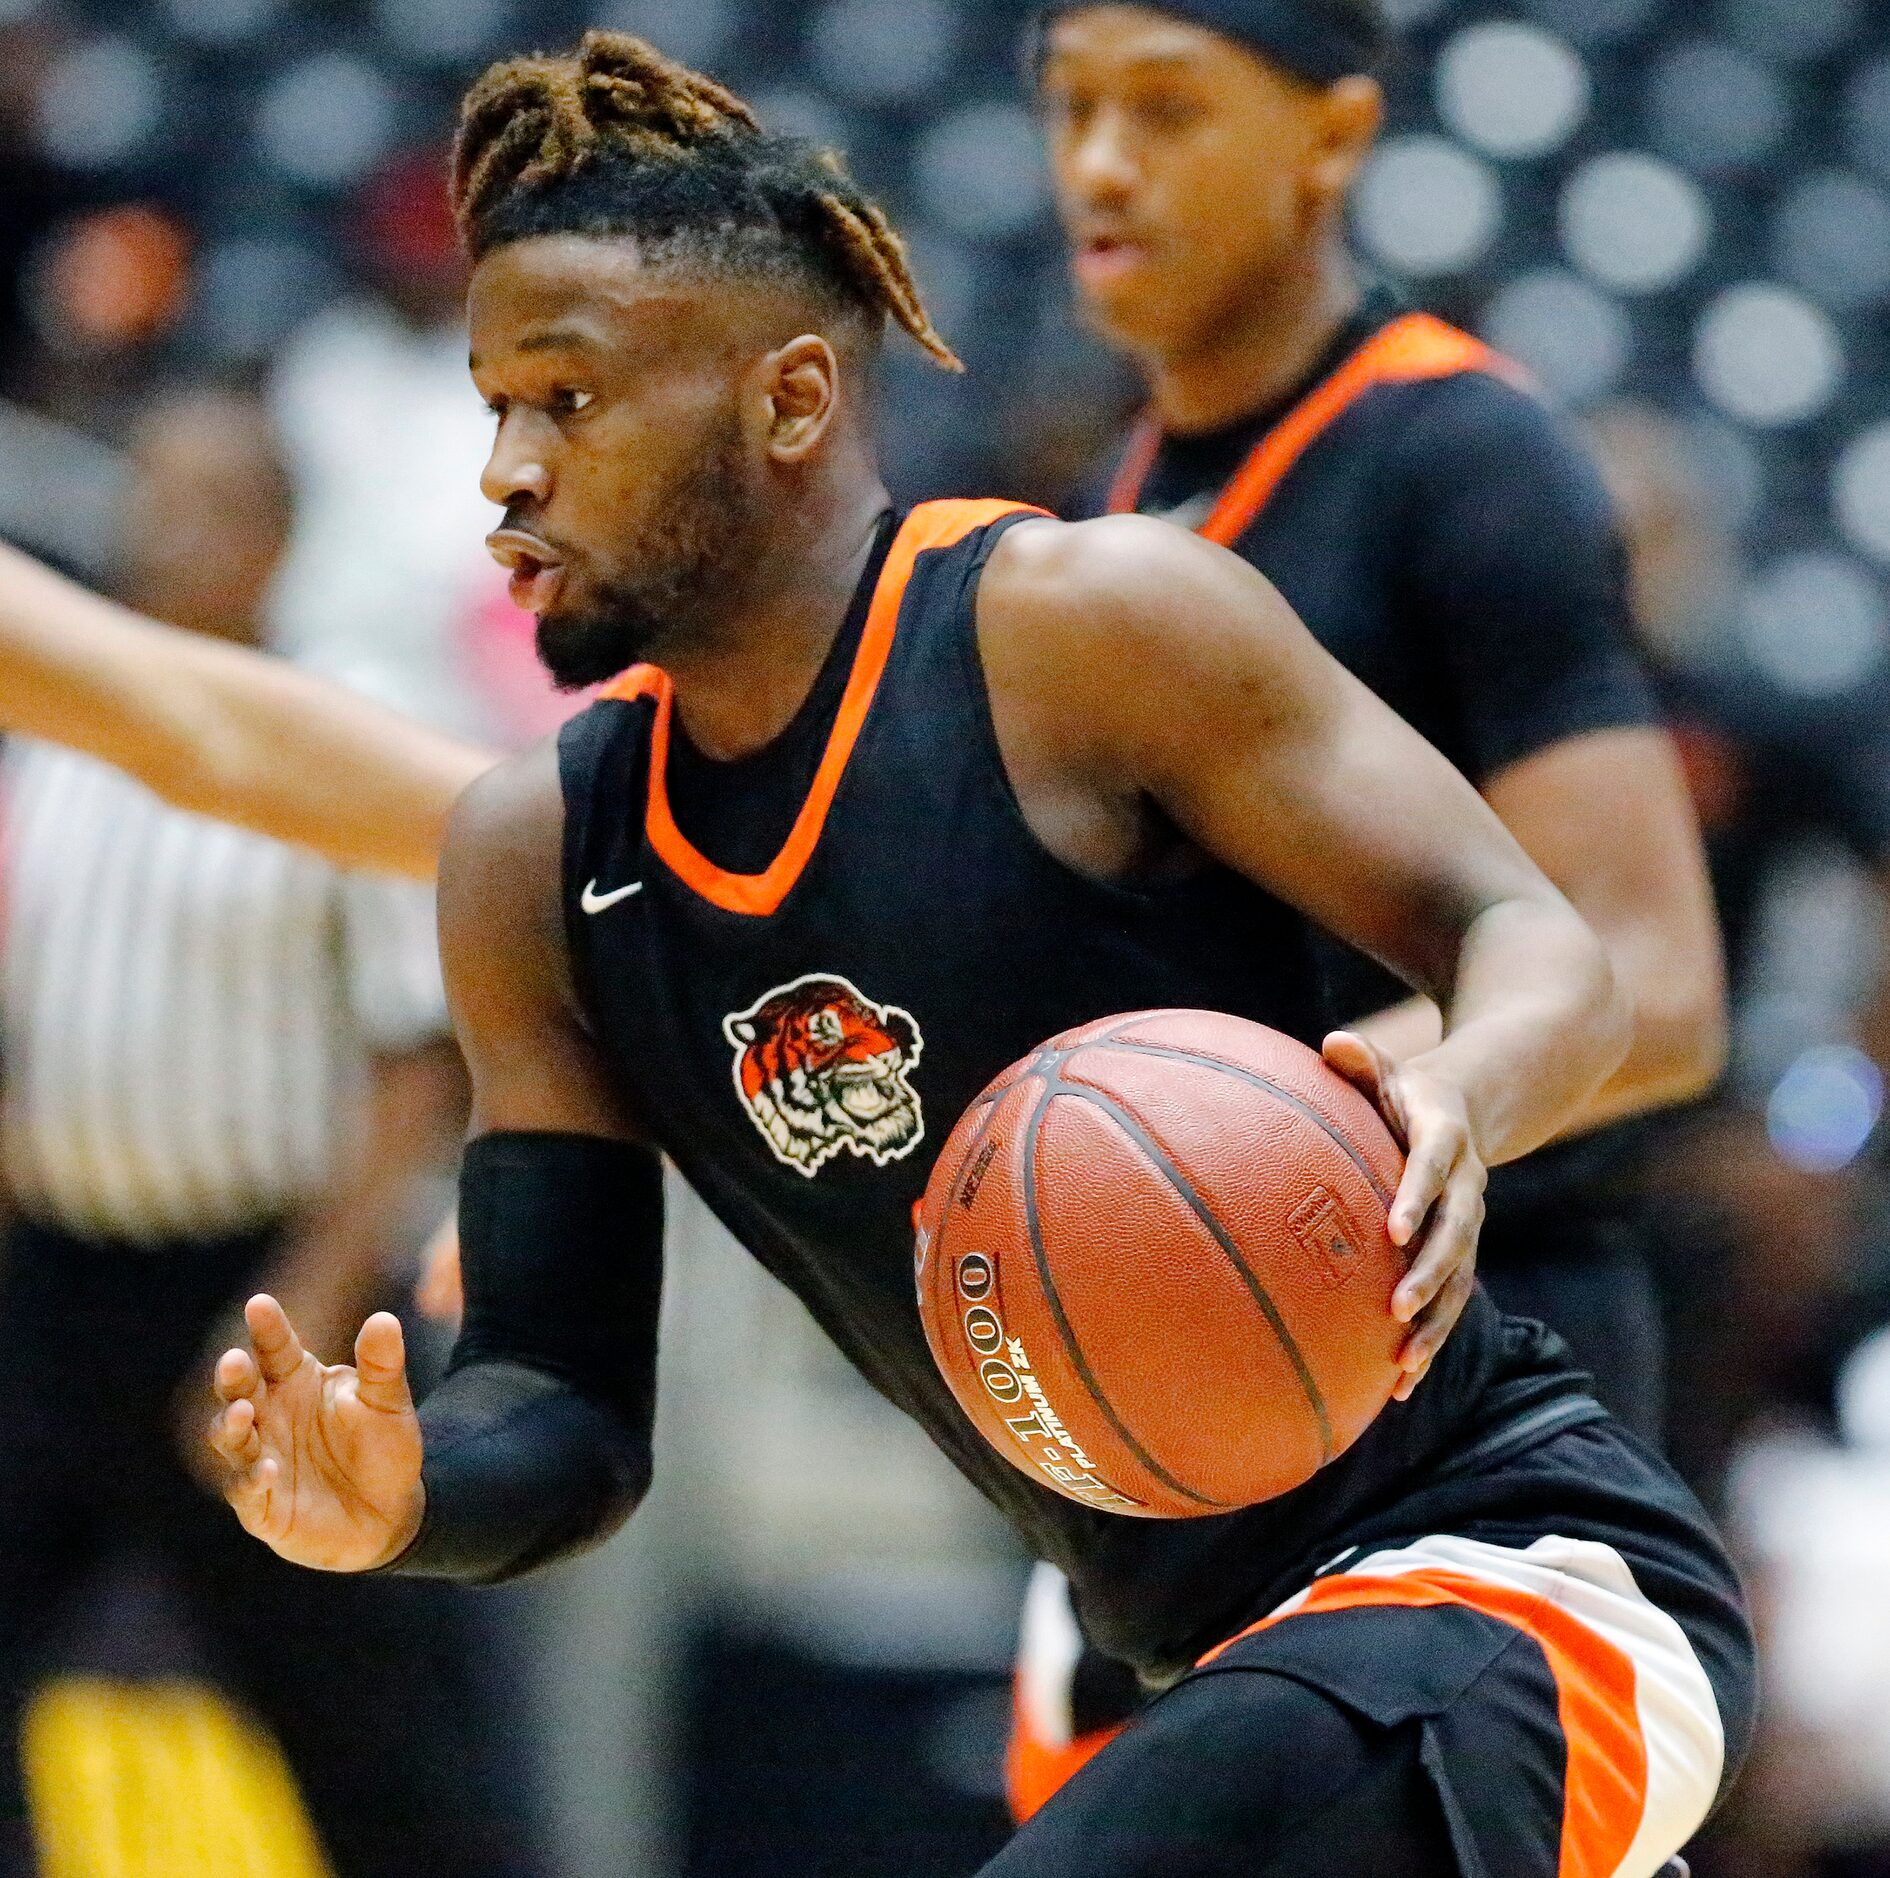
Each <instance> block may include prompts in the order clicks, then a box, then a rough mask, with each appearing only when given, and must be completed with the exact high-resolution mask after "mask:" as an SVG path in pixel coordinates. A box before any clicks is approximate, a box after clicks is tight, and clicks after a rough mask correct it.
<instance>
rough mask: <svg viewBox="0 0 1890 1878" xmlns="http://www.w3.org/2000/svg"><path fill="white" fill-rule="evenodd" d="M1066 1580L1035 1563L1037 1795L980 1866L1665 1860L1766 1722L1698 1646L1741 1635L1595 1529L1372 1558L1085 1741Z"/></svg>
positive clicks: (1127, 1871)
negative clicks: (1640, 1573)
mask: <svg viewBox="0 0 1890 1878" xmlns="http://www.w3.org/2000/svg"><path fill="white" fill-rule="evenodd" d="M1061 1595H1062V1593H1061V1584H1060V1581H1055V1580H1054V1575H1052V1576H1051V1578H1046V1579H1044V1580H1042V1581H1041V1582H1040V1584H1039V1585H1038V1587H1036V1589H1035V1593H1034V1595H1033V1599H1032V1604H1031V1613H1032V1614H1031V1617H1030V1619H1029V1620H1028V1621H1027V1624H1026V1650H1025V1655H1024V1658H1023V1660H1022V1662H1021V1664H1020V1670H1019V1680H1018V1695H1017V1710H1018V1712H1017V1718H1016V1719H1017V1734H1016V1737H1015V1739H1014V1741H1013V1745H1012V1767H1011V1772H1012V1775H1013V1792H1014V1794H1016V1795H1017V1797H1019V1798H1020V1799H1021V1800H1022V1802H1023V1804H1024V1806H1025V1808H1026V1810H1028V1809H1029V1808H1030V1807H1031V1805H1032V1804H1033V1802H1040V1804H1038V1805H1037V1808H1036V1810H1035V1811H1034V1812H1032V1813H1031V1816H1030V1817H1029V1818H1028V1820H1027V1821H1026V1823H1025V1824H1024V1825H1023V1826H1022V1827H1021V1828H1020V1830H1019V1832H1018V1834H1017V1836H1016V1837H1015V1838H1014V1839H1013V1840H1012V1841H1011V1843H1010V1844H1009V1846H1007V1847H1006V1849H1005V1850H1004V1851H1003V1852H1002V1853H1001V1854H1000V1855H999V1856H998V1857H997V1858H996V1859H995V1860H994V1861H992V1862H991V1863H990V1864H989V1865H987V1866H986V1867H985V1878H1079V1875H1080V1878H1235V1875H1236V1874H1238V1875H1239V1878H1655V1874H1657V1873H1660V1872H1662V1871H1663V1869H1665V1868H1666V1867H1667V1866H1668V1863H1669V1861H1670V1860H1671V1859H1673V1857H1674V1855H1675V1854H1677V1853H1678V1852H1679V1851H1680V1850H1681V1848H1682V1847H1684V1846H1685V1844H1686V1842H1687V1841H1688V1839H1689V1838H1690V1837H1691V1836H1692V1835H1693V1833H1694V1832H1695V1831H1696V1830H1697V1829H1698V1828H1699V1826H1700V1825H1701V1823H1702V1822H1703V1821H1704V1820H1705V1818H1706V1816H1707V1814H1708V1812H1709V1811H1710V1810H1711V1808H1712V1806H1713V1805H1714V1803H1715V1801H1716V1800H1717V1798H1718V1796H1719V1793H1720V1790H1721V1786H1722V1784H1723V1781H1724V1778H1725V1775H1726V1771H1727V1763H1728V1745H1729V1744H1728V1733H1729V1724H1730V1730H1731V1732H1732V1734H1733V1736H1734V1746H1735V1750H1736V1747H1737V1745H1738V1743H1739V1742H1741V1741H1743V1737H1744V1734H1745V1732H1746V1729H1747V1726H1748V1723H1749V1715H1747V1714H1746V1713H1745V1712H1743V1709H1742V1712H1740V1713H1737V1714H1734V1715H1732V1716H1730V1717H1727V1718H1724V1719H1723V1718H1722V1713H1721V1708H1722V1698H1721V1695H1719V1694H1716V1691H1715V1686H1714V1683H1713V1682H1712V1681H1710V1680H1709V1678H1708V1675H1707V1673H1706V1670H1705V1668H1704V1667H1703V1664H1702V1659H1703V1656H1704V1657H1705V1658H1707V1659H1710V1660H1712V1661H1713V1662H1715V1664H1717V1665H1719V1666H1720V1671H1719V1673H1720V1679H1721V1681H1722V1682H1723V1681H1724V1680H1725V1670H1724V1665H1725V1664H1726V1663H1728V1662H1732V1663H1734V1664H1738V1665H1744V1664H1746V1663H1747V1662H1748V1661H1749V1646H1748V1644H1747V1643H1746V1640H1745V1639H1744V1637H1743V1634H1742V1635H1740V1636H1737V1637H1734V1636H1731V1635H1729V1636H1727V1637H1724V1638H1721V1637H1718V1636H1717V1635H1715V1636H1713V1637H1710V1638H1704V1639H1701V1638H1695V1637H1692V1636H1690V1635H1689V1634H1688V1631H1687V1630H1686V1629H1683V1627H1682V1626H1681V1624H1680V1623H1679V1622H1677V1621H1676V1620H1675V1618H1674V1617H1673V1616H1671V1615H1669V1614H1668V1612H1666V1611H1665V1610H1663V1609H1661V1608H1660V1607H1659V1606H1657V1605H1656V1604H1655V1603H1653V1602H1652V1601H1651V1600H1650V1599H1649V1598H1648V1597H1647V1596H1646V1595H1645V1594H1644V1593H1643V1591H1642V1588H1641V1587H1640V1585H1639V1584H1637V1582H1636V1580H1635V1577H1634V1573H1633V1571H1632V1570H1631V1569H1630V1567H1629V1565H1628V1564H1627V1562H1626V1560H1625V1559H1624V1558H1623V1557H1622V1556H1621V1554H1620V1553H1619V1552H1618V1551H1616V1550H1615V1549H1614V1548H1613V1547H1612V1546H1609V1545H1606V1544H1602V1543H1598V1542H1597V1541H1595V1540H1592V1539H1569V1538H1561V1537H1556V1536H1553V1535H1549V1536H1544V1537H1541V1538H1538V1539H1536V1540H1535V1541H1534V1542H1533V1543H1528V1544H1521V1545H1503V1544H1495V1543H1491V1542H1489V1541H1487V1540H1482V1539H1474V1538H1466V1537H1460V1536H1438V1537H1433V1538H1426V1539H1420V1540H1417V1541H1416V1542H1414V1543H1410V1544H1405V1545H1400V1546H1398V1547H1397V1548H1396V1549H1391V1550H1384V1551H1379V1552H1373V1553H1369V1554H1367V1555H1365V1556H1362V1557H1358V1558H1355V1559H1353V1560H1351V1561H1349V1562H1347V1563H1346V1564H1345V1565H1344V1566H1343V1568H1342V1569H1339V1570H1336V1571H1334V1572H1331V1573H1329V1574H1327V1575H1325V1576H1322V1577H1320V1578H1318V1579H1317V1580H1315V1581H1314V1582H1313V1583H1312V1584H1311V1585H1310V1586H1308V1587H1307V1588H1306V1589H1305V1590H1304V1591H1302V1592H1301V1593H1300V1594H1299V1595H1298V1596H1296V1597H1294V1598H1292V1599H1290V1600H1289V1601H1288V1602H1287V1603H1285V1604H1284V1605H1282V1606H1281V1607H1280V1608H1279V1609H1278V1610H1276V1611H1274V1612H1273V1613H1272V1614H1271V1615H1269V1616H1268V1617H1266V1618H1264V1619H1262V1620H1261V1621H1260V1622H1259V1623H1258V1624H1255V1625H1254V1626H1253V1627H1252V1628H1251V1629H1249V1630H1247V1631H1245V1632H1243V1633H1242V1634H1241V1635H1240V1636H1238V1637H1236V1638H1234V1639H1233V1640H1232V1641H1231V1642H1229V1643H1226V1644H1224V1645H1222V1646H1221V1647H1220V1648H1219V1649H1218V1650H1215V1651H1213V1652H1211V1653H1210V1654H1209V1655H1208V1656H1207V1657H1205V1658H1204V1659H1203V1660H1202V1662H1201V1663H1200V1665H1199V1666H1197V1667H1196V1668H1195V1669H1194V1670H1192V1671H1191V1672H1189V1674H1188V1675H1186V1676H1185V1677H1183V1678H1182V1680H1181V1681H1180V1682H1178V1683H1176V1684H1175V1685H1174V1686H1173V1687H1172V1688H1171V1689H1169V1690H1168V1691H1166V1692H1165V1693H1164V1694H1162V1695H1160V1696H1158V1697H1157V1698H1156V1699H1155V1700H1154V1701H1153V1702H1152V1703H1151V1704H1150V1705H1149V1706H1148V1707H1147V1708H1146V1709H1144V1710H1143V1711H1142V1713H1141V1714H1140V1715H1139V1716H1137V1718H1136V1719H1135V1720H1133V1721H1132V1722H1131V1723H1129V1724H1128V1726H1127V1727H1126V1728H1124V1729H1122V1730H1121V1731H1120V1732H1119V1733H1118V1734H1116V1735H1114V1736H1113V1737H1097V1738H1094V1739H1091V1740H1089V1741H1083V1740H1081V1739H1073V1730H1072V1720H1071V1712H1070V1705H1069V1689H1070V1684H1069V1669H1070V1666H1071V1665H1072V1664H1073V1663H1074V1662H1075V1660H1076V1656H1077V1654H1078V1652H1079V1651H1080V1647H1081V1640H1080V1638H1078V1637H1077V1636H1076V1634H1075V1625H1074V1621H1073V1620H1071V1619H1069V1618H1068V1617H1067V1609H1068V1607H1067V1601H1065V1602H1064V1604H1063V1610H1064V1613H1065V1616H1064V1619H1063V1620H1062V1623H1061V1624H1059V1623H1058V1621H1057V1619H1056V1617H1055V1600H1056V1599H1058V1598H1060V1597H1061ZM1695 1627H1696V1628H1697V1620H1696V1621H1695ZM1696 1646H1697V1647H1696ZM1748 1697H1749V1688H1747V1687H1745V1686H1743V1685H1742V1686H1741V1687H1740V1688H1739V1689H1738V1690H1737V1691H1736V1692H1735V1694H1734V1697H1733V1701H1734V1702H1735V1703H1737V1704H1746V1703H1747V1699H1748ZM1079 1762H1080V1763H1082V1764H1081V1765H1080V1766H1078V1765H1077V1763H1079ZM1072 1767H1075V1771H1074V1772H1073V1773H1072V1772H1071V1771H1070V1770H1071V1768H1072ZM1066 1776H1067V1778H1066ZM1059 1781H1061V1783H1062V1784H1058V1782H1059ZM1033 1783H1034V1788H1035V1790H1034V1791H1033Z"/></svg>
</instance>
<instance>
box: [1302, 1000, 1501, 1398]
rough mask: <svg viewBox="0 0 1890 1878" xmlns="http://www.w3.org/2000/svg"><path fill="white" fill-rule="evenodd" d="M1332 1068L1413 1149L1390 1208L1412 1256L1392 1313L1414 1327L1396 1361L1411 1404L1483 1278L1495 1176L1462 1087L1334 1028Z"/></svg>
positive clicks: (1398, 1236) (1402, 1391)
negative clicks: (1482, 1244)
mask: <svg viewBox="0 0 1890 1878" xmlns="http://www.w3.org/2000/svg"><path fill="white" fill-rule="evenodd" d="M1324 1054H1325V1059H1326V1062H1327V1064H1328V1065H1329V1066H1330V1067H1331V1068H1333V1069H1335V1070H1337V1071H1338V1072H1339V1074H1340V1075H1341V1076H1343V1077H1344V1078H1345V1079H1346V1081H1347V1082H1350V1083H1354V1084H1356V1085H1357V1086H1358V1087H1359V1088H1360V1089H1362V1090H1364V1092H1365V1093H1366V1094H1367V1095H1368V1096H1370V1097H1371V1099H1372V1100H1373V1102H1375V1103H1376V1104H1377V1105H1378V1112H1379V1113H1380V1114H1381V1115H1383V1116H1384V1118H1385V1121H1386V1123H1387V1125H1388V1126H1389V1127H1390V1129H1391V1132H1392V1133H1393V1134H1394V1135H1396V1136H1397V1137H1398V1141H1399V1144H1400V1145H1401V1146H1402V1147H1403V1149H1404V1152H1405V1163H1404V1179H1403V1181H1402V1182H1401V1183H1400V1185H1399V1187H1398V1192H1397V1196H1396V1198H1395V1199H1394V1200H1393V1201H1392V1205H1391V1242H1392V1244H1393V1245H1399V1246H1407V1247H1410V1248H1411V1249H1412V1250H1413V1252H1414V1257H1413V1259H1412V1261H1411V1269H1410V1270H1409V1271H1408V1272H1406V1273H1405V1275H1404V1282H1403V1283H1402V1284H1401V1285H1399V1287H1398V1289H1397V1290H1396V1291H1395V1292H1394V1293H1393V1294H1392V1299H1391V1310H1392V1315H1393V1316H1394V1317H1396V1318H1397V1319H1398V1321H1399V1322H1400V1323H1406V1324H1409V1325H1410V1326H1411V1334H1410V1336H1409V1337H1407V1338H1406V1339H1405V1344H1404V1348H1403V1350H1402V1351H1400V1353H1399V1356H1398V1361H1399V1362H1400V1363H1401V1364H1402V1365H1403V1367H1404V1380H1403V1381H1402V1382H1400V1383H1399V1385H1398V1388H1397V1391H1396V1394H1397V1398H1398V1400H1399V1401H1400V1402H1408V1401H1409V1400H1410V1399H1411V1395H1412V1392H1413V1391H1414V1390H1415V1389H1416V1388H1417V1386H1418V1384H1419V1383H1421V1382H1422V1381H1423V1380H1424V1376H1425V1373H1426V1371H1428V1370H1429V1368H1430V1366H1431V1364H1432V1363H1433V1362H1434V1361H1435V1360H1436V1357H1437V1352H1438V1351H1439V1350H1441V1349H1442V1348H1443V1347H1444V1340H1445V1338H1447V1337H1448V1336H1449V1335H1450V1333H1451V1332H1452V1331H1453V1330H1454V1329H1455V1328H1456V1326H1457V1319H1458V1318H1459V1317H1461V1316H1462V1315H1463V1308H1464V1306H1465V1305H1466V1304H1468V1303H1469V1302H1470V1293H1471V1291H1472V1290H1473V1289H1474V1288H1475V1286H1476V1281H1477V1235H1478V1234H1479V1233H1480V1232H1481V1231H1482V1230H1483V1189H1484V1187H1485V1186H1486V1185H1487V1184H1488V1181H1489V1171H1488V1169H1486V1168H1485V1167H1484V1165H1483V1157H1482V1156H1481V1155H1480V1154H1479V1153H1478V1152H1477V1144H1476V1140H1475V1137H1474V1136H1473V1135H1472V1133H1471V1130H1470V1112H1469V1109H1468V1107H1467V1106H1466V1104H1465V1102H1464V1097H1463V1091H1462V1090H1461V1089H1459V1088H1457V1087H1456V1085H1455V1084H1454V1083H1451V1082H1449V1081H1447V1080H1446V1079H1445V1078H1443V1077H1441V1076H1432V1075H1429V1074H1427V1073H1426V1072H1425V1071H1424V1070H1423V1069H1422V1068H1420V1067H1417V1066H1416V1065H1415V1064H1412V1063H1402V1064H1401V1063H1394V1062H1393V1061H1392V1060H1391V1058H1390V1057H1388V1056H1387V1055H1386V1054H1385V1053H1384V1051H1383V1050H1381V1049H1379V1048H1378V1046H1377V1045H1376V1044H1374V1043H1372V1042H1371V1041H1370V1040H1369V1039H1367V1038H1365V1037H1361V1036H1359V1035H1357V1033H1356V1032H1353V1031H1349V1030H1339V1031H1334V1032H1333V1034H1332V1035H1331V1036H1330V1037H1328V1038H1327V1039H1326V1042H1325V1051H1324Z"/></svg>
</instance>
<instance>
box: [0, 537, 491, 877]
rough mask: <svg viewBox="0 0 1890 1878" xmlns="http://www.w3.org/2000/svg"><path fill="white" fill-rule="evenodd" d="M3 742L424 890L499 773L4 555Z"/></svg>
mask: <svg viewBox="0 0 1890 1878" xmlns="http://www.w3.org/2000/svg"><path fill="white" fill-rule="evenodd" d="M0 729H5V730H9V731H15V732H18V733H19V734H21V735H22V736H28V737H37V738H39V739H41V740H42V741H43V742H46V743H61V744H65V745H67V746H69V747H70V748H72V749H74V750H82V751H83V752H85V754H86V755H88V756H95V757H98V758H100V759H101V760H102V761H104V762H107V763H111V764H113V765H115V766H116V767H117V768H119V769H122V770H125V771H126V772H128V773H129V774H130V775H132V776H135V777H136V778H137V779H138V781H140V782H141V783H143V784H144V785H145V786H146V787H147V788H148V789H151V790H153V791H155V792H156V793H157V794H158V795H160V796H162V797H164V799H165V800H166V801H168V802H172V803H175V804H176V806H177V807H179V808H184V809H192V810H195V811H196V812H197V813H199V814H203V815H211V816H214V817H216V818H217V819H218V820H219V821H226V822H235V823H237V824H238V825H239V826H241V827H244V828H250V829H253V830H255V832H256V833H258V834H262V835H271V836H273V837H274V838H275V839H276V840H278V841H289V842H294V843H296V844H298V845H300V846H303V847H309V848H313V849H315V850H316V852H318V853H320V854H323V855H325V856H327V858H328V859H329V860H331V861H334V862H336V863H337V864H338V865H340V866H343V867H363V868H376V869H381V870H384V871H386V872H388V873H395V874H406V875H410V876H412V877H413V878H416V879H420V880H430V879H432V877H433V872H434V869H435V868H436V867H437V866H438V864H439V855H440V840H441V836H442V833H443V831H444V829H445V827H446V818H447V815H448V814H449V812H450V811H451V809H452V806H453V802H454V800H455V798H456V797H458V795H459V794H460V792H461V791H462V790H463V789H464V788H465V787H466V785H467V784H468V783H470V782H471V781H472V780H473V779H474V778H475V777H476V776H478V775H480V774H481V773H482V772H483V771H484V770H486V769H488V768H490V767H491V765H492V763H493V762H494V760H495V759H494V758H493V756H492V755H491V753H490V752H488V751H484V750H480V749H477V748H475V747H473V746H472V745H469V744H464V743H460V742H458V741H457V740H456V739H454V738H452V737H447V736H444V735H442V734H441V733H440V732H438V731H435V730H430V729H428V728H427V727H426V726H424V725H422V724H417V723H415V722H414V721H413V720H412V719H410V718H405V717H402V716H400V715H399V714H398V713H396V712H393V711H388V710H383V709H382V708H381V707H379V706H378V705H375V704H371V703H369V702H368V701H367V700H366V699H364V698H360V697H357V696H355V695H354V694H353V693H351V692H348V691H344V690H343V689H342V688H341V687H340V686H339V685H333V684H328V683H326V682H324V681H323V680H322V679H319V678H315V677H311V676H310V675H309V674H307V673H305V672H298V671H296V670H295V669H294V668H293V667H292V666H289V665H287V664H285V663H284V662H283V661H282V660H280V659H278V658H274V657H271V656H270V655H269V654H267V653H261V652H252V651H250V650H248V649H247V648H246V647H242V646H233V645H226V644H222V643H220V642H218V641H215V640H210V639H204V638H199V637H198V636H197V635H195V634H184V633H177V632H173V631H171V630H170V629H169V628H167V627H161V626H158V625H156V624H155V623H153V622H152V621H150V620H146V619H143V618H141V617H140V616H139V615H138V614H136V613H133V612H130V611H129V610H127V609H126V608H124V607H122V606H118V605H116V604H115V603H113V602H112V601H109V600H103V599H100V598H99V596H98V595H96V594H93V593H88V592H87V591H86V590H85V589H84V588H83V587H79V586H76V585H74V584H73V583H72V582H71V581H69V580H66V579H65V578H63V577H62V576H61V575H58V574H55V573H54V572H53V571H52V570H51V569H50V568H47V567H42V566H41V565H40V564H39V562H37V561H35V560H33V559H32V558H31V557H30V556H28V555H24V554H22V553H20V552H19V551H18V550H17V549H15V548H11V547H8V546H7V545H6V544H5V543H4V542H0Z"/></svg>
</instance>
